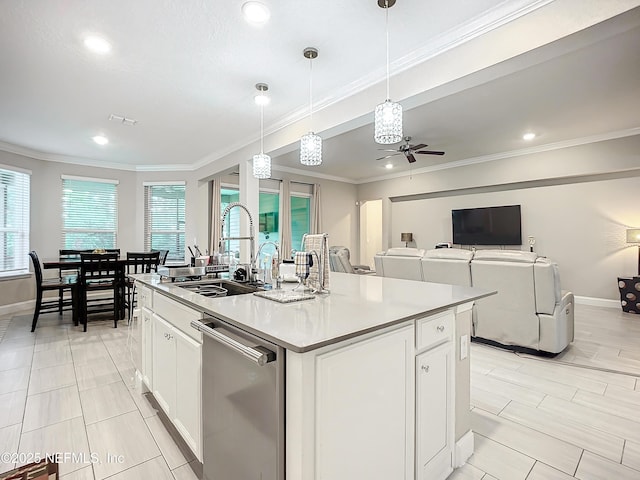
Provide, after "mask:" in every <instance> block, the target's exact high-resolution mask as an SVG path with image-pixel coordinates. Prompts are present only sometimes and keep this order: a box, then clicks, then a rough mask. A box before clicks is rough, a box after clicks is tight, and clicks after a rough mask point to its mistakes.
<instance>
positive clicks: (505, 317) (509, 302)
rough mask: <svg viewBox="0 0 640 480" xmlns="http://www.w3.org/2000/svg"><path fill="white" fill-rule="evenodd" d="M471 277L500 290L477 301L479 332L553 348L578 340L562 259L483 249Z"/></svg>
mask: <svg viewBox="0 0 640 480" xmlns="http://www.w3.org/2000/svg"><path fill="white" fill-rule="evenodd" d="M471 278H472V284H473V286H474V287H479V288H485V289H487V290H497V292H498V293H497V294H496V295H492V296H490V297H487V298H483V299H481V300H479V301H478V302H477V303H476V307H475V315H474V324H473V335H474V336H475V337H477V338H481V339H485V340H491V341H494V342H497V343H501V344H503V345H515V346H520V347H526V348H531V349H533V350H540V351H544V352H549V353H559V352H561V351H562V350H564V349H565V348H566V347H567V346H568V345H569V343H571V342H572V341H573V294H572V293H571V292H562V291H561V290H560V276H559V272H558V266H557V264H555V263H553V262H550V261H549V260H547V259H545V258H538V257H537V255H536V254H535V253H531V252H521V251H516V250H478V251H476V252H475V255H474V257H473V260H472V262H471Z"/></svg>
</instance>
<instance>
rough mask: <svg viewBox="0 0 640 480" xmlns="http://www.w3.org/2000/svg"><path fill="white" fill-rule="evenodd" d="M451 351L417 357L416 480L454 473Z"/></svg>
mask: <svg viewBox="0 0 640 480" xmlns="http://www.w3.org/2000/svg"><path fill="white" fill-rule="evenodd" d="M452 351H453V349H452V347H451V344H450V343H445V344H444V345H441V346H439V347H436V348H433V349H431V350H427V351H426V352H424V353H422V354H420V355H418V356H417V357H416V479H420V480H432V479H437V478H447V476H448V475H449V473H451V471H452V453H453V448H452V444H453V402H452V371H451V369H452V366H453V362H452Z"/></svg>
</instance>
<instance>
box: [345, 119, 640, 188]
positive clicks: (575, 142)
mask: <svg viewBox="0 0 640 480" xmlns="http://www.w3.org/2000/svg"><path fill="white" fill-rule="evenodd" d="M639 134H640V127H634V128H628V129H625V130H617V131H614V132H607V133H601V134H597V135H590V136H588V137H580V138H574V139H571V140H563V141H561V142H554V143H547V144H544V145H536V146H534V147H528V148H521V149H518V150H510V151H508V152H500V153H492V154H490V155H481V156H479V157H472V158H466V159H462V160H456V161H453V162H445V163H441V164H438V165H433V166H431V167H424V168H418V169H416V170H412V171H404V172H398V173H395V174H390V175H381V176H377V177H369V178H364V179H360V180H356V181H355V182H353V183H356V184H357V185H362V184H364V183H372V182H380V181H383V180H391V179H393V178H402V177H409V176H412V175H420V174H422V173H431V172H437V171H439V170H448V169H450V168H458V167H465V166H468V165H475V164H478V163H486V162H493V161H495V160H503V159H505V158H513V157H520V156H522V155H531V154H534V153H542V152H549V151H552V150H560V149H563V148H570V147H578V146H580V145H587V144H590V143H598V142H604V141H607V140H615V139H617V138H624V137H632V136H634V135H639Z"/></svg>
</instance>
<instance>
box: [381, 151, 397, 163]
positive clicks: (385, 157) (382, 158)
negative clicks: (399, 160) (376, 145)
mask: <svg viewBox="0 0 640 480" xmlns="http://www.w3.org/2000/svg"><path fill="white" fill-rule="evenodd" d="M396 155H398V152H396V153H394V154H393V155H386V156H384V157H380V158H376V161H378V160H385V159H387V158H390V157H395V156H396Z"/></svg>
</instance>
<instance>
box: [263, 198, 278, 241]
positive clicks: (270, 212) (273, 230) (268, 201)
mask: <svg viewBox="0 0 640 480" xmlns="http://www.w3.org/2000/svg"><path fill="white" fill-rule="evenodd" d="M259 202H260V204H259V206H258V208H259V211H260V213H259V215H258V232H259V233H258V244H262V243H264V242H275V243H280V223H279V216H280V215H279V213H280V205H279V202H280V195H279V194H277V193H267V192H260V199H259Z"/></svg>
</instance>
